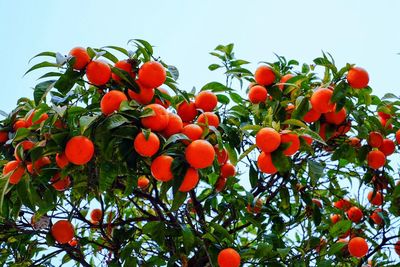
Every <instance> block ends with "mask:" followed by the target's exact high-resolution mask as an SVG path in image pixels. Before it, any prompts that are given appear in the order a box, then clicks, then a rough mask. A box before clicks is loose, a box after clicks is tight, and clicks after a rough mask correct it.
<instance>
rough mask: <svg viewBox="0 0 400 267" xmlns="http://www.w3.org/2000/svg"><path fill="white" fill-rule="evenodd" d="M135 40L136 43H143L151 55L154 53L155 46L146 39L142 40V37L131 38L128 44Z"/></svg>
mask: <svg viewBox="0 0 400 267" xmlns="http://www.w3.org/2000/svg"><path fill="white" fill-rule="evenodd" d="M131 42H134V43H136V44H141V45H142V46H143V47H144V48H145V49H146V51H147V52H148V53H149V55H152V54H153V47H152V46H151V44H150V43H149V42H147V41H145V40H141V39H131V40H129V41H128V44H129V43H131Z"/></svg>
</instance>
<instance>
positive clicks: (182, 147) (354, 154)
mask: <svg viewBox="0 0 400 267" xmlns="http://www.w3.org/2000/svg"><path fill="white" fill-rule="evenodd" d="M131 42H132V43H134V44H135V49H134V51H128V50H126V49H124V48H120V47H116V46H107V47H103V48H101V49H94V48H80V47H77V48H74V49H72V50H71V51H70V52H69V54H68V55H67V56H64V55H62V54H60V53H53V52H44V53H40V54H39V55H37V56H36V57H35V58H41V57H47V58H49V59H50V60H49V61H43V62H40V63H38V64H36V65H34V66H33V67H32V68H30V69H29V70H28V72H31V71H33V70H37V69H41V68H46V69H48V68H52V71H51V72H47V73H44V74H43V75H42V76H41V77H40V78H39V80H41V82H40V83H39V84H37V85H36V86H35V87H34V92H33V100H31V99H28V98H21V99H19V100H18V103H17V107H16V108H15V109H14V110H13V111H12V112H11V113H9V114H5V113H4V112H2V113H3V115H4V116H5V118H4V119H3V120H2V121H0V127H1V128H0V143H1V145H0V160H1V162H0V166H1V168H2V170H3V171H2V177H1V179H0V192H1V194H0V206H1V209H0V215H1V216H0V238H1V241H2V242H1V244H0V247H1V251H2V254H1V256H0V262H1V264H2V265H7V266H53V265H52V264H56V265H61V264H62V263H67V262H70V261H72V262H75V263H76V264H79V265H81V266H93V265H99V264H100V265H108V266H163V265H167V266H222V267H227V266H231V267H235V266H239V265H243V266H309V265H315V266H332V265H333V264H335V265H337V266H362V265H363V264H367V261H369V262H368V265H369V266H373V265H375V264H377V265H378V266H390V265H395V264H396V261H397V257H396V255H394V252H397V253H400V243H397V242H398V236H399V233H398V229H397V228H398V226H399V219H398V217H399V215H400V208H399V205H400V186H397V185H396V180H398V177H397V173H396V169H394V166H393V165H394V164H390V163H393V162H394V161H393V159H395V157H393V156H390V155H391V154H393V153H394V152H395V150H396V143H398V142H399V141H400V140H399V139H400V133H399V132H396V130H397V129H398V128H399V127H400V123H399V122H398V121H397V113H398V106H399V103H400V102H399V98H398V97H397V96H395V95H393V94H386V95H385V96H384V97H383V98H382V99H380V98H379V97H377V96H375V95H373V94H372V90H371V88H370V87H369V86H368V82H369V77H368V73H367V72H366V71H365V70H364V69H362V68H359V67H355V66H354V65H350V64H347V65H346V66H344V67H343V68H337V67H336V66H335V63H334V61H333V59H332V57H331V56H330V55H329V54H323V55H322V56H321V57H319V58H316V59H315V60H314V61H313V63H312V64H302V65H301V64H299V63H298V62H297V61H296V60H286V59H285V58H284V57H280V56H278V61H277V62H273V63H267V62H262V63H261V64H260V65H259V66H258V67H257V69H256V70H255V72H254V73H253V72H252V71H250V70H248V69H246V68H245V67H244V66H245V65H246V64H248V62H247V61H245V60H241V59H237V58H235V56H234V53H233V45H232V44H229V45H226V46H223V45H220V46H218V47H216V49H215V50H214V51H213V52H212V53H211V54H212V55H213V56H215V57H216V58H217V59H218V63H216V64H212V65H210V66H209V69H210V70H211V71H215V70H216V71H220V70H223V72H224V74H225V78H224V79H223V82H222V83H221V82H210V83H207V84H206V85H204V86H203V87H202V88H201V89H200V90H192V91H191V92H187V91H184V90H181V89H179V88H178V85H177V82H176V80H177V79H178V76H179V72H178V70H177V69H176V68H175V67H174V66H172V65H168V64H166V63H165V62H164V61H162V60H160V59H159V58H156V57H155V56H154V55H153V47H152V46H151V45H150V44H149V43H148V42H146V41H144V40H132V41H131ZM117 56H118V58H117ZM35 60H37V59H35ZM235 87H236V88H237V89H234V88H235Z"/></svg>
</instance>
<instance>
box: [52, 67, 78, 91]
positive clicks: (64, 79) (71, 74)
mask: <svg viewBox="0 0 400 267" xmlns="http://www.w3.org/2000/svg"><path fill="white" fill-rule="evenodd" d="M81 75H82V74H81V73H80V72H77V71H74V70H73V69H72V68H68V69H67V71H66V72H65V73H64V74H62V75H61V76H60V78H58V80H57V82H56V83H55V84H54V87H55V88H56V89H57V90H58V91H59V92H60V93H62V94H66V93H68V92H69V91H70V90H71V88H72V87H73V86H74V85H75V83H76V82H77V81H78V80H79V79H80V78H81Z"/></svg>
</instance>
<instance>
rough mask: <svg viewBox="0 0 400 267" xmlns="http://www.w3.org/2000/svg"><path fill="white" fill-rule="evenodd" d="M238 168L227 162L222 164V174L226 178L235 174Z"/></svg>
mask: <svg viewBox="0 0 400 267" xmlns="http://www.w3.org/2000/svg"><path fill="white" fill-rule="evenodd" d="M235 174H236V168H235V166H233V165H232V164H231V163H229V162H227V163H225V164H224V165H222V166H221V176H222V177H224V178H228V177H232V176H235Z"/></svg>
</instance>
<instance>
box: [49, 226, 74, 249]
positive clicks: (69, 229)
mask: <svg viewBox="0 0 400 267" xmlns="http://www.w3.org/2000/svg"><path fill="white" fill-rule="evenodd" d="M74 232H75V230H74V226H73V225H72V224H71V223H70V222H69V221H67V220H60V221H58V222H56V223H55V224H54V225H53V226H52V227H51V234H52V236H53V237H54V239H55V240H56V241H57V242H58V243H60V244H66V243H68V242H69V241H71V240H72V238H74V234H75V233H74Z"/></svg>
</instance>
